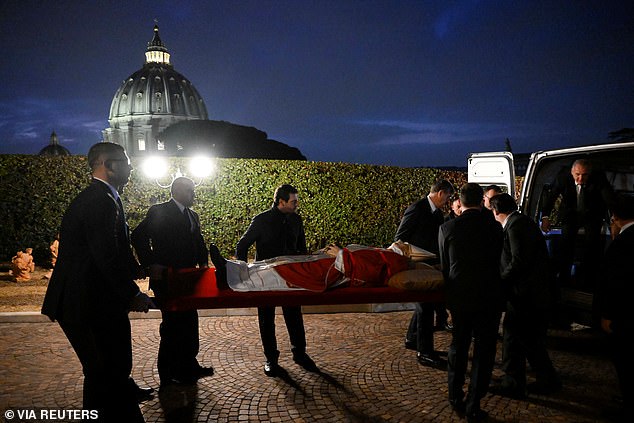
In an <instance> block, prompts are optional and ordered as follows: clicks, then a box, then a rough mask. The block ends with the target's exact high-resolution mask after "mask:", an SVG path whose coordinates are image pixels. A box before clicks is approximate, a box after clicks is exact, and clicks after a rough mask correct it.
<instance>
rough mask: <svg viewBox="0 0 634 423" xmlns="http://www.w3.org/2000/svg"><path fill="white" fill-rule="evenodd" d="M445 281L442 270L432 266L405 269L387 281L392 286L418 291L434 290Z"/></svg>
mask: <svg viewBox="0 0 634 423" xmlns="http://www.w3.org/2000/svg"><path fill="white" fill-rule="evenodd" d="M444 283H445V281H444V280H443V277H442V272H440V271H438V270H435V269H430V268H423V269H411V270H403V271H402V272H398V273H396V274H394V275H392V277H391V278H390V279H389V280H388V281H387V285H388V286H391V287H392V288H398V289H408V290H416V291H433V290H436V289H439V288H441V287H442V286H443V285H444Z"/></svg>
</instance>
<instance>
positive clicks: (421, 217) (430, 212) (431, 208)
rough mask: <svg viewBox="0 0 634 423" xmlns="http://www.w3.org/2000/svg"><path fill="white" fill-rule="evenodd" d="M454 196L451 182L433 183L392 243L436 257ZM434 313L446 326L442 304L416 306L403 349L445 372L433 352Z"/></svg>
mask: <svg viewBox="0 0 634 423" xmlns="http://www.w3.org/2000/svg"><path fill="white" fill-rule="evenodd" d="M453 192H454V188H453V185H451V182H449V181H447V180H444V179H441V180H439V181H437V182H436V183H434V184H433V185H432V187H431V189H430V191H429V194H428V195H427V196H425V198H423V199H421V200H418V201H417V202H415V203H414V204H412V205H410V206H409V207H408V208H407V209H406V210H405V214H403V218H402V219H401V223H400V225H399V227H398V230H397V231H396V235H395V236H394V241H398V240H401V241H403V242H408V243H410V244H413V245H416V246H417V247H420V248H423V249H425V250H427V251H429V252H432V253H434V254H436V255H438V228H439V227H440V225H442V223H443V222H444V215H443V212H442V210H441V209H442V207H443V206H444V205H445V204H447V202H448V201H449V198H451V195H452V194H453ZM434 311H436V318H437V320H438V324H437V326H440V327H446V326H447V311H446V310H445V304H444V303H439V304H433V303H417V304H416V310H415V311H414V314H413V316H412V318H411V320H410V323H409V327H408V329H407V335H406V337H405V347H406V348H409V349H414V348H415V349H416V351H417V352H416V357H417V359H418V362H419V363H420V364H422V365H424V366H430V367H435V368H444V367H445V366H446V362H445V361H444V360H442V359H441V358H440V357H439V355H438V353H437V352H436V351H435V350H434Z"/></svg>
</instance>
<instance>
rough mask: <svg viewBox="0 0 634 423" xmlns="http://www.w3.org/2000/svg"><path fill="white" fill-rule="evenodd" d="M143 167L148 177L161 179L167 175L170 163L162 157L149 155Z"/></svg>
mask: <svg viewBox="0 0 634 423" xmlns="http://www.w3.org/2000/svg"><path fill="white" fill-rule="evenodd" d="M142 168H143V173H144V174H145V176H147V177H148V178H152V179H159V178H162V177H163V176H165V175H167V170H168V168H169V165H168V164H167V160H165V159H164V158H162V157H148V158H147V159H145V160H144V161H143V165H142Z"/></svg>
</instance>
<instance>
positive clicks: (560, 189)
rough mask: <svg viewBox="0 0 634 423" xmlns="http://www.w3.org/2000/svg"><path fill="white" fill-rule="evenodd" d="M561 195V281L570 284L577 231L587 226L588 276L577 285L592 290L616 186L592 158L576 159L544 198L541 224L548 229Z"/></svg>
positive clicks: (584, 259)
mask: <svg viewBox="0 0 634 423" xmlns="http://www.w3.org/2000/svg"><path fill="white" fill-rule="evenodd" d="M559 197H561V205H560V206H559V211H558V214H559V217H560V220H561V225H562V227H561V246H560V251H559V254H558V269H557V270H558V273H559V284H560V286H567V285H568V284H569V280H570V274H571V273H570V272H571V266H572V263H573V259H574V253H575V244H576V240H577V233H578V231H579V229H580V228H584V234H585V235H584V238H583V244H582V245H583V248H582V256H581V267H582V271H581V272H579V273H580V274H583V275H584V277H583V278H581V279H582V280H578V281H577V285H578V286H582V287H583V288H585V289H587V290H589V291H591V292H592V290H593V288H594V283H595V278H596V276H597V275H596V272H597V265H596V263H600V262H601V256H602V252H603V248H602V242H601V226H602V225H603V222H604V220H605V218H606V215H607V209H608V204H609V203H610V202H611V201H612V199H613V197H614V192H613V190H612V186H611V185H610V183H609V182H608V180H607V178H606V177H605V174H604V173H603V172H600V171H598V170H595V169H593V168H592V163H591V162H590V161H588V160H586V159H578V160H575V162H574V163H573V164H572V167H571V168H570V171H569V172H568V171H567V169H565V170H563V171H562V172H560V173H559V175H557V177H556V179H555V182H554V184H553V186H552V189H551V190H550V193H549V194H548V196H547V197H546V199H545V201H544V204H543V207H542V224H541V228H542V230H543V231H544V232H548V231H549V230H550V218H549V215H550V213H551V211H552V210H553V207H554V204H555V201H556V200H557V198H559Z"/></svg>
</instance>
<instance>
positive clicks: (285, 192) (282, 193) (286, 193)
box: [273, 184, 297, 207]
mask: <svg viewBox="0 0 634 423" xmlns="http://www.w3.org/2000/svg"><path fill="white" fill-rule="evenodd" d="M291 194H297V189H296V188H295V187H294V186H292V185H288V184H284V185H280V186H279V187H277V188H276V189H275V195H273V205H274V206H275V207H277V206H278V205H279V204H280V200H284V201H288V199H289V198H291Z"/></svg>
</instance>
